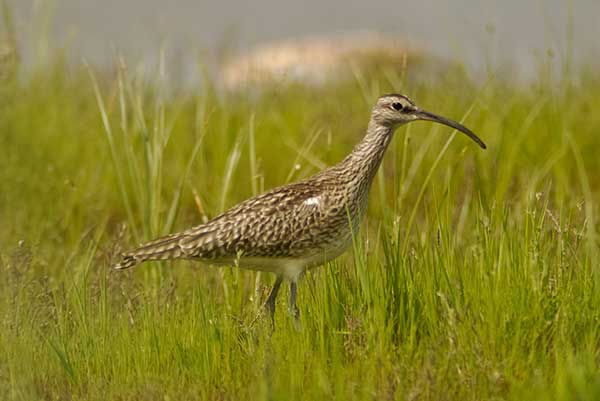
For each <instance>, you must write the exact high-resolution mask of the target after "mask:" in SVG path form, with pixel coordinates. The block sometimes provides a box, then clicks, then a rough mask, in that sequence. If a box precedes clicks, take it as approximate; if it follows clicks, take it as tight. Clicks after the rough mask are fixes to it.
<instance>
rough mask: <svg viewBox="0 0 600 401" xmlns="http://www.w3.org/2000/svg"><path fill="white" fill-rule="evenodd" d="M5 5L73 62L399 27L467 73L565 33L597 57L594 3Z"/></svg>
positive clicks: (598, 18)
mask: <svg viewBox="0 0 600 401" xmlns="http://www.w3.org/2000/svg"><path fill="white" fill-rule="evenodd" d="M9 3H11V0H9ZM12 6H13V8H14V9H15V14H16V21H17V27H18V31H19V32H22V33H23V32H25V33H28V34H29V35H28V36H27V37H26V39H22V40H21V42H22V43H23V42H26V43H29V45H26V47H27V48H28V49H30V50H31V49H32V48H35V47H34V46H31V43H30V41H29V39H30V38H31V37H33V36H34V35H31V34H30V33H31V32H32V31H35V30H36V29H37V30H39V29H42V28H40V27H43V21H44V19H43V18H40V17H39V15H50V17H49V20H50V29H49V30H50V32H51V34H52V36H51V37H52V40H51V41H50V43H51V45H65V44H66V45H67V46H68V47H69V48H70V49H72V50H73V53H72V57H73V58H74V59H80V58H83V57H85V58H86V59H87V60H90V61H91V62H93V63H102V64H106V63H110V62H111V61H112V60H113V59H114V55H115V50H117V49H118V50H119V51H120V52H121V53H124V54H126V55H127V56H128V58H129V59H133V60H146V61H150V60H154V59H155V57H156V55H157V50H158V48H159V46H160V43H161V42H162V41H163V40H166V41H167V44H168V47H167V48H168V50H169V54H170V55H171V56H173V57H176V58H178V59H179V60H181V61H182V62H183V63H184V64H185V63H188V64H189V63H193V62H194V61H195V60H197V58H198V56H199V54H200V51H201V50H214V49H217V48H219V47H220V46H222V45H223V44H224V43H233V44H234V45H235V47H236V48H238V49H247V48H249V47H251V46H252V45H255V44H257V43H261V42H264V41H270V40H276V39H285V38H293V37H298V36H306V35H311V34H328V33H343V32H352V31H356V30H371V31H380V32H385V33H397V34H399V35H400V36H401V37H403V38H405V39H406V40H408V41H409V42H410V43H413V44H418V45H419V46H423V47H424V48H425V49H427V50H429V51H431V52H433V53H434V54H438V55H442V56H446V57H450V58H459V59H462V60H465V61H466V62H467V64H468V65H469V66H471V67H473V68H474V69H475V70H482V69H483V70H484V69H485V67H486V65H489V63H491V64H492V65H497V64H498V63H499V62H507V61H508V62H511V63H513V64H514V65H515V66H516V67H518V68H519V70H520V71H521V72H522V73H523V74H525V75H530V74H531V73H532V71H533V66H534V60H535V59H536V58H539V57H540V55H541V56H542V57H544V56H545V55H546V54H547V50H549V49H552V51H553V53H554V54H555V57H557V58H558V59H559V60H561V59H563V58H564V57H565V55H566V54H567V48H568V46H567V42H568V37H569V34H568V32H569V31H571V33H572V35H573V44H574V46H573V49H572V50H573V55H574V57H575V60H576V61H577V62H580V61H582V60H585V61H589V60H596V63H597V60H598V58H599V57H600V0H563V1H561V0H522V1H519V0H502V1H491V0H478V1H476V0H453V1H450V0H419V1H414V0H412V1H404V0H374V1H373V0H334V1H325V0H296V1H282V0H254V1H238V2H236V1H230V0H222V1H203V0H199V1H198V0H196V1H194V0H172V1H168V0H12ZM36 8H37V9H38V12H37V15H38V17H33V18H32V15H36V13H35V12H33V11H32V10H33V9H36ZM39 10H41V11H39ZM48 11H50V12H51V13H50V14H48ZM31 54H35V53H29V56H31Z"/></svg>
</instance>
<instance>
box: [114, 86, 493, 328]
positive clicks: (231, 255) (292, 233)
mask: <svg viewBox="0 0 600 401" xmlns="http://www.w3.org/2000/svg"><path fill="white" fill-rule="evenodd" d="M419 120H424V121H431V122H435V123H439V124H443V125H446V126H449V127H451V128H453V129H454V130H457V131H460V132H462V133H464V134H466V135H467V136H468V137H469V138H471V139H472V140H473V141H475V142H476V143H477V144H478V145H479V146H480V147H481V148H482V149H486V145H485V143H484V142H483V141H482V140H481V139H480V138H479V137H478V136H477V135H475V134H474V133H473V132H472V131H471V130H470V129H468V128H467V127H465V126H464V125H462V124H460V123H458V122H456V121H453V120H451V119H448V118H445V117H442V116H439V115H437V114H434V113H431V112H428V111H426V110H423V109H421V108H419V107H417V105H416V104H415V102H413V101H412V100H411V99H409V98H408V97H407V96H405V95H401V94H387V95H383V96H381V97H379V99H378V100H377V102H376V103H375V105H374V107H373V108H372V112H371V117H370V120H369V123H368V126H367V130H366V134H365V135H364V137H363V139H362V140H361V141H360V142H359V143H358V144H357V145H356V146H355V147H354V149H353V150H352V151H351V152H350V154H349V155H348V156H346V157H345V158H344V159H343V160H342V161H341V162H339V163H338V164H336V165H333V166H331V167H329V168H326V169H324V170H322V171H320V172H319V173H317V174H315V175H313V176H311V177H308V178H305V179H303V180H301V181H298V182H295V183H291V184H288V185H284V186H280V187H276V188H274V189H271V190H269V191H267V192H265V193H262V194H260V195H257V196H255V197H252V198H250V199H247V200H245V201H243V202H241V203H239V204H238V205H236V206H233V207H232V208H230V209H229V210H227V211H225V212H223V213H222V214H220V215H218V216H216V217H214V218H213V219H212V220H209V221H208V222H206V223H203V224H200V225H197V226H195V227H192V228H190V229H187V230H185V231H181V232H178V233H174V234H170V235H167V236H163V237H161V238H158V239H155V240H153V241H150V242H147V243H144V244H142V245H140V246H138V247H137V248H135V249H132V250H129V251H127V252H124V253H122V254H121V260H120V262H119V263H117V264H115V265H114V266H113V267H114V268H115V269H117V270H123V269H128V268H131V267H133V266H135V265H137V264H139V263H142V262H145V261H153V260H167V259H169V260H170V259H189V260H196V261H200V262H204V263H207V264H210V265H217V266H218V265H228V266H236V267H240V268H244V269H250V270H257V271H264V272H270V273H274V274H275V283H274V284H273V287H272V289H271V291H270V293H269V295H268V297H267V299H266V301H265V303H264V304H263V308H261V310H262V309H265V308H266V309H267V310H268V312H269V314H270V317H271V322H272V324H273V326H274V324H275V302H276V299H277V294H278V292H279V289H280V286H281V284H282V283H283V281H284V280H287V281H288V282H289V284H290V295H289V306H288V308H289V313H290V314H291V315H292V316H293V319H294V322H295V323H299V315H300V312H299V309H298V306H297V304H296V299H297V288H298V280H299V279H300V278H301V276H302V275H303V274H304V273H305V272H306V271H307V270H308V269H311V268H314V267H317V266H321V265H324V264H325V263H326V262H328V261H331V260H332V259H334V258H336V257H338V256H340V255H341V254H342V253H343V252H344V251H346V250H347V249H348V248H349V247H350V246H351V244H352V239H353V238H354V237H355V235H356V234H357V231H358V229H359V226H360V223H361V221H362V220H363V218H364V216H365V212H366V208H367V202H368V197H369V190H370V188H371V185H372V183H373V178H374V177H375V174H376V173H377V171H378V169H379V166H380V165H381V161H382V159H383V156H384V153H385V151H386V149H387V147H388V145H389V143H390V141H391V140H392V137H393V135H394V132H395V131H396V129H397V128H398V127H400V126H402V125H404V124H407V123H410V122H414V121H419Z"/></svg>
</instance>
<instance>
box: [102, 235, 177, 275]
mask: <svg viewBox="0 0 600 401" xmlns="http://www.w3.org/2000/svg"><path fill="white" fill-rule="evenodd" d="M182 237H183V235H182V234H171V235H167V236H166V237H161V238H158V239H156V240H154V241H150V242H147V243H145V244H142V245H140V246H139V247H137V248H135V249H132V250H129V251H127V252H123V253H122V254H121V261H120V262H119V263H117V264H115V265H114V266H113V268H114V269H117V270H124V269H129V268H130V267H133V266H135V265H137V264H138V263H142V262H145V261H147V260H165V259H178V258H181V257H183V256H184V253H183V250H182V249H181V247H180V246H179V240H180V239H181V238H182Z"/></svg>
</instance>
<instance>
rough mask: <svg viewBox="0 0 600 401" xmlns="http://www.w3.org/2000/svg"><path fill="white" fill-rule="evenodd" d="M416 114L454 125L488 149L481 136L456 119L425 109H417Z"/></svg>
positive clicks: (420, 118) (428, 119)
mask: <svg viewBox="0 0 600 401" xmlns="http://www.w3.org/2000/svg"><path fill="white" fill-rule="evenodd" d="M415 116H416V117H417V118H418V119H419V120H427V121H433V122H436V123H440V124H444V125H447V126H448V127H452V128H454V129H455V130H458V131H460V132H462V133H463V134H465V135H466V136H468V137H469V138H471V139H472V140H474V141H475V142H477V144H478V145H479V146H481V148H482V149H486V148H487V146H485V143H483V141H482V140H481V139H479V137H478V136H477V135H475V134H474V133H473V131H471V130H470V129H468V128H467V127H465V126H464V125H462V124H459V123H457V122H456V121H453V120H450V119H448V118H445V117H442V116H438V115H436V114H433V113H430V112H428V111H425V110H417V111H415Z"/></svg>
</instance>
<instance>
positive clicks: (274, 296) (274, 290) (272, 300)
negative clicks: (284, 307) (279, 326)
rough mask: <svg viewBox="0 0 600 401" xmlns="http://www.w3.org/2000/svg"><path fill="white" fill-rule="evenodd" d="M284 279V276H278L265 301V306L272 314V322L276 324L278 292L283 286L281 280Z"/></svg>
mask: <svg viewBox="0 0 600 401" xmlns="http://www.w3.org/2000/svg"><path fill="white" fill-rule="evenodd" d="M282 281H283V276H277V279H276V280H275V284H273V288H272V289H271V292H270V293H269V297H268V298H267V301H266V302H265V307H266V308H267V309H269V315H271V323H272V324H273V326H275V300H276V299H277V293H278V292H279V287H280V286H281V282H282Z"/></svg>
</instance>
